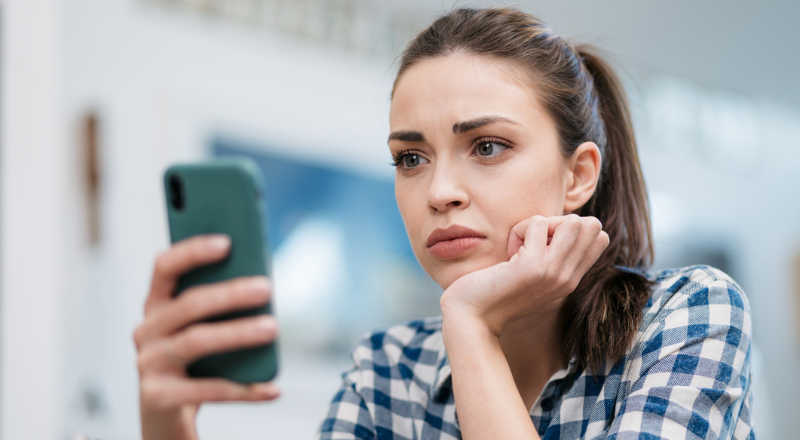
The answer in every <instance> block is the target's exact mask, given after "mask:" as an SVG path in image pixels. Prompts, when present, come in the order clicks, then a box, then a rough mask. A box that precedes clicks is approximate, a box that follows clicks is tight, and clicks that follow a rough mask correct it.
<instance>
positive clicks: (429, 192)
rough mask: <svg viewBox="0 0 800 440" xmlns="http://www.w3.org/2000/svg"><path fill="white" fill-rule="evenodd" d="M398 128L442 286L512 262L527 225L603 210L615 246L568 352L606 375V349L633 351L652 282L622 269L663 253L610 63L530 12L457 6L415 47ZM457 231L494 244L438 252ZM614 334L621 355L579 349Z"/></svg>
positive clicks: (414, 223) (403, 195)
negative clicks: (518, 228)
mask: <svg viewBox="0 0 800 440" xmlns="http://www.w3.org/2000/svg"><path fill="white" fill-rule="evenodd" d="M390 125H391V134H390V141H389V146H390V149H391V151H392V154H393V156H395V159H396V164H397V165H398V172H397V177H396V195H397V201H398V206H399V208H400V211H401V214H402V215H403V220H404V222H405V224H406V229H407V231H408V234H409V238H410V241H411V244H412V248H413V249H414V252H415V254H416V255H417V257H418V259H419V260H420V263H421V264H422V265H423V267H424V268H425V269H426V271H427V272H428V273H429V274H430V275H431V276H432V277H433V278H434V279H435V280H436V281H437V282H438V283H439V284H440V285H442V286H443V287H447V286H448V285H449V284H450V283H452V282H453V281H454V280H455V279H457V278H458V277H460V276H461V275H464V274H466V273H469V272H471V271H474V270H478V269H481V268H484V267H488V266H490V265H493V264H497V263H499V262H501V261H505V260H507V254H506V251H507V249H506V246H507V240H508V234H509V231H510V229H511V227H513V226H514V225H515V224H516V223H518V222H520V221H522V220H524V219H525V218H528V217H531V216H533V215H535V214H541V215H547V216H549V215H562V214H565V213H569V212H575V213H577V214H579V215H584V216H585V215H593V216H595V217H598V218H599V219H600V220H601V222H602V223H603V226H604V230H605V231H606V232H607V233H608V234H609V238H610V245H609V247H608V248H607V250H606V251H605V253H604V254H603V256H601V258H600V260H598V262H597V263H596V264H595V266H594V267H593V268H592V269H591V270H590V271H589V273H587V274H586V276H584V278H583V282H582V283H581V285H580V286H579V287H578V289H577V290H576V292H575V293H574V294H572V295H571V296H570V298H569V300H568V302H567V304H566V305H565V307H564V309H563V313H564V322H565V323H568V324H570V326H571V327H575V326H576V325H577V326H580V329H579V330H576V331H573V332H571V333H569V334H568V335H567V336H566V343H567V344H566V345H568V346H569V347H568V348H567V353H565V354H567V355H576V356H578V357H579V359H580V360H582V361H584V363H587V364H589V365H592V366H597V365H598V364H599V362H600V361H599V360H598V359H599V356H600V355H601V354H602V351H606V350H608V349H610V350H611V351H610V353H611V354H612V356H616V355H617V354H620V355H621V353H618V352H619V350H620V347H622V351H623V352H624V348H626V347H627V343H628V342H629V340H630V337H632V336H633V333H634V332H635V327H636V326H637V325H638V322H639V319H640V318H639V317H638V316H639V315H640V313H641V309H639V311H637V312H636V313H631V312H630V310H632V308H635V307H631V306H637V305H639V304H641V302H642V298H645V299H646V297H645V293H646V292H645V289H644V287H649V286H647V285H646V284H647V283H646V280H644V279H641V277H638V278H637V277H636V276H634V275H631V274H630V273H628V272H620V271H618V270H616V269H614V266H615V265H616V266H626V267H647V266H648V265H649V262H650V260H651V259H652V248H651V244H650V243H651V240H650V226H649V215H648V210H647V198H646V192H645V188H644V182H643V180H642V177H641V171H640V167H639V161H638V156H637V153H636V145H635V142H634V139H633V134H632V130H631V124H630V118H629V115H628V110H627V105H626V103H625V100H624V96H623V94H622V91H621V89H620V87H619V84H618V81H617V79H616V77H615V76H614V75H613V73H612V72H611V71H610V70H609V69H608V68H607V66H606V65H605V64H604V63H602V62H601V61H600V60H599V59H598V58H597V57H596V56H593V55H590V54H589V53H588V52H586V51H585V50H580V51H579V50H576V49H575V48H573V47H572V46H571V45H570V44H568V43H567V42H565V41H564V40H563V39H561V38H560V37H558V36H557V35H556V34H554V33H553V32H552V31H551V30H550V29H549V28H547V27H546V26H545V25H544V24H543V23H542V22H541V21H539V20H538V19H536V18H535V17H533V16H531V15H528V14H524V13H521V12H519V11H515V10H512V9H487V10H472V9H459V10H455V11H453V12H451V13H449V14H448V15H446V16H444V17H442V18H440V19H439V20H437V21H436V22H434V23H433V24H432V25H431V26H430V27H429V28H428V29H426V30H425V31H423V32H422V33H420V34H419V35H418V36H417V37H416V38H415V39H414V40H413V41H412V42H411V43H410V44H409V46H408V47H407V48H406V50H405V52H404V54H403V57H402V60H401V64H400V69H399V72H398V76H397V79H396V80H395V84H394V89H393V92H392V106H391V114H390ZM454 224H455V225H461V226H466V227H468V228H470V229H472V230H473V231H475V232H476V233H477V235H479V236H482V237H485V238H483V239H480V240H476V241H475V242H474V243H472V244H473V246H472V247H470V248H469V249H467V250H466V251H463V250H462V251H460V252H455V254H453V252H451V251H452V250H447V249H445V250H444V252H437V251H436V250H432V249H431V248H429V247H428V246H427V245H428V244H429V243H428V239H429V237H430V234H431V233H432V232H433V231H434V230H435V229H437V228H447V227H448V226H451V225H454ZM473 235H476V234H473ZM452 255H455V256H452ZM618 309H624V310H627V311H628V312H627V314H623V315H619V314H617V313H615V311H616V310H618ZM617 315H619V316H617ZM609 317H610V318H611V319H615V318H616V319H618V320H621V321H622V322H619V323H612V324H609V322H608V319H609ZM604 322H605V323H604ZM603 338H605V339H606V340H608V338H612V339H614V338H616V339H620V338H621V339H624V346H623V345H619V344H617V346H614V347H607V346H604V347H592V346H590V347H589V348H582V347H581V345H582V344H584V343H586V342H590V341H587V339H603ZM606 345H607V343H606ZM595 348H596V349H595ZM587 350H588V351H587ZM570 351H571V352H570Z"/></svg>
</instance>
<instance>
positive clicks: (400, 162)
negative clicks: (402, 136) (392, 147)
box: [390, 150, 428, 170]
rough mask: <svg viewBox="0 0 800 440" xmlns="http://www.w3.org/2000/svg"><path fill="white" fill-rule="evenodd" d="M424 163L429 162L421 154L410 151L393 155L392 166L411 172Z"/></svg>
mask: <svg viewBox="0 0 800 440" xmlns="http://www.w3.org/2000/svg"><path fill="white" fill-rule="evenodd" d="M424 163H428V160H427V159H425V158H424V157H422V156H420V155H419V154H417V153H414V152H412V151H408V150H400V151H398V152H397V153H396V154H393V155H392V162H391V163H390V165H392V166H394V167H399V168H401V169H406V170H409V169H412V168H416V167H417V166H418V165H421V164H424Z"/></svg>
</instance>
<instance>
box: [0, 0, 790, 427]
mask: <svg viewBox="0 0 800 440" xmlns="http://www.w3.org/2000/svg"><path fill="white" fill-rule="evenodd" d="M454 4H455V5H456V6H473V5H492V6H494V5H503V4H511V5H515V6H518V7H520V8H521V9H523V10H525V11H529V12H533V13H534V14H536V15H539V16H540V17H542V18H543V19H544V20H545V21H547V22H548V23H549V24H550V25H551V26H552V27H553V28H554V29H555V30H556V32H558V33H560V34H561V35H562V36H565V37H567V38H569V39H570V40H571V41H573V42H576V43H592V44H594V45H596V46H597V47H599V48H601V49H603V50H604V51H605V52H606V53H607V54H608V55H610V59H611V60H612V62H613V64H614V65H615V66H616V67H617V69H618V71H619V72H620V74H621V75H622V77H623V78H624V81H625V83H626V87H627V91H628V93H629V95H630V99H631V104H632V109H633V113H634V122H635V125H636V130H637V136H638V139H639V148H640V154H641V161H642V165H643V168H644V174H645V179H646V182H647V185H648V191H649V196H650V201H651V209H652V216H653V227H654V233H655V239H656V255H657V258H656V264H655V267H656V268H660V267H673V266H683V265H689V264H697V263H706V264H711V265H713V266H716V267H718V268H720V269H723V270H725V271H726V272H728V273H730V274H731V275H732V276H733V277H734V279H736V280H737V281H738V282H739V284H740V285H741V286H742V287H743V289H744V291H745V292H746V293H747V295H748V297H749V299H750V303H751V306H752V312H753V335H754V336H753V338H754V352H753V361H754V365H755V374H756V381H755V384H754V390H755V396H754V399H755V404H754V406H755V411H754V419H755V426H756V432H757V434H758V438H759V439H761V440H777V439H789V438H797V433H798V432H800V417H799V416H800V410H798V405H797V403H796V401H797V399H798V396H800V375H798V371H800V220H798V218H800V197H798V189H800V173H799V172H798V168H799V167H800V140H799V139H800V137H798V135H797V127H800V85H798V82H797V78H798V71H800V27H798V26H797V24H796V22H797V19H798V18H800V4H798V3H796V2H795V3H792V2H788V1H787V2H778V1H761V2H745V1H721V0H714V1H703V2H695V1H688V0H679V1H671V2H653V1H634V0H628V1H621V0H616V1H586V0H584V1H580V0H566V1H530V2H514V3H511V2H466V1H460V2H456V3H453V2H451V1H447V0H442V1H423V0H413V1H412V0H404V1H390V0H0V33H1V35H0V44H1V46H0V103H1V105H2V106H1V107H0V177H1V180H0V252H1V258H0V438H2V439H10V440H11V439H14V440H16V439H25V440H29V439H59V440H61V439H65V440H66V439H104V440H114V439H119V440H125V439H136V438H139V437H140V433H139V419H138V394H137V393H138V390H137V385H138V378H137V370H136V353H135V348H134V345H133V340H132V333H133V329H134V328H135V327H136V326H137V324H138V323H139V322H141V320H142V314H143V302H144V298H145V296H146V294H147V290H148V283H149V277H150V272H151V270H152V266H153V260H154V258H155V256H156V255H157V254H158V253H159V252H161V251H163V250H165V249H166V248H167V247H168V244H169V237H168V230H167V224H166V211H165V202H164V193H163V188H162V180H161V178H162V174H163V172H164V170H165V169H166V167H167V166H169V165H170V164H172V163H175V162H180V161H196V160H202V159H204V158H210V157H215V156H229V155H246V156H249V157H251V158H253V159H254V160H256V162H257V163H258V164H259V165H260V166H261V168H262V170H263V171H264V174H265V179H266V181H267V193H266V200H267V205H268V209H269V219H268V220H269V231H270V235H271V237H270V238H271V247H272V251H273V254H274V274H275V283H276V294H275V301H276V310H277V313H278V317H279V319H280V320H281V325H282V334H281V338H282V340H281V349H282V352H281V356H282V359H281V373H280V376H279V378H278V383H279V385H280V386H281V388H282V390H283V397H281V398H280V399H279V400H278V401H276V402H273V403H268V404H259V405H243V404H226V405H206V406H204V407H203V409H202V410H201V412H200V415H199V421H198V425H199V429H200V435H201V438H203V439H232V438H235V439H256V438H258V439H261V438H291V439H294V438H297V439H299V438H310V437H312V436H313V433H314V431H315V430H316V428H317V426H318V425H319V423H320V422H321V420H322V419H323V417H324V410H325V408H326V405H327V402H328V401H329V400H330V399H331V397H332V396H333V394H334V392H335V391H336V390H337V388H338V386H339V384H340V380H341V377H340V374H341V372H342V371H344V370H345V369H346V368H347V367H348V365H349V358H348V353H349V352H350V350H352V348H353V347H354V345H355V343H356V342H357V340H358V338H359V336H360V335H361V334H363V333H364V332H366V331H368V330H370V329H372V328H375V327H381V326H389V325H393V324H396V323H399V322H402V321H404V320H408V319H413V318H420V317H425V316H431V315H436V314H438V313H439V311H438V295H439V294H440V293H441V291H440V289H439V288H438V287H437V286H436V285H435V284H434V283H433V282H432V281H431V280H430V279H429V278H428V277H427V275H425V273H424V272H423V271H422V270H421V268H420V267H419V265H418V263H417V262H416V260H415V259H414V257H413V254H412V253H411V251H410V248H409V246H408V243H407V237H406V235H405V231H404V229H403V225H402V221H401V220H400V218H399V214H398V212H397V208H396V205H395V202H394V198H393V197H394V196H393V194H394V193H393V186H392V185H393V176H394V169H393V168H392V167H390V166H389V165H388V164H389V161H390V155H389V152H388V148H387V146H386V137H387V134H388V129H389V127H388V108H389V91H390V87H391V83H392V81H393V79H394V73H395V71H396V68H397V62H396V61H397V60H396V57H397V56H398V54H399V53H400V50H402V47H403V45H404V44H405V43H406V42H407V41H408V39H409V38H411V37H412V36H413V35H414V34H415V33H416V32H418V31H420V30H422V29H423V28H424V27H425V26H426V25H427V24H429V23H430V22H431V21H432V20H433V19H434V18H435V17H437V16H438V15H441V14H442V13H443V12H445V11H447V10H449V9H450V8H452V7H453V5H454ZM309 274H311V275H309Z"/></svg>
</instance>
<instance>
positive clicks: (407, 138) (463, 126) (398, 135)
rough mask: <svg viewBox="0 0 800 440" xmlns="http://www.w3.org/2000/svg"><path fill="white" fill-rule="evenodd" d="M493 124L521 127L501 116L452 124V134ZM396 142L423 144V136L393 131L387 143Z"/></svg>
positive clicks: (419, 133)
mask: <svg viewBox="0 0 800 440" xmlns="http://www.w3.org/2000/svg"><path fill="white" fill-rule="evenodd" d="M495 122H509V123H511V124H516V125H521V124H520V123H519V122H517V121H515V120H513V119H508V118H506V117H503V116H483V117H480V118H476V119H471V120H469V121H463V122H456V123H455V124H453V134H462V133H466V132H468V131H470V130H474V129H476V128H480V127H483V126H484V125H489V124H493V123H495ZM393 140H398V141H403V142H425V136H424V135H423V134H422V133H421V132H419V131H415V130H403V131H395V132H393V133H391V134H389V140H388V141H387V142H389V141H393Z"/></svg>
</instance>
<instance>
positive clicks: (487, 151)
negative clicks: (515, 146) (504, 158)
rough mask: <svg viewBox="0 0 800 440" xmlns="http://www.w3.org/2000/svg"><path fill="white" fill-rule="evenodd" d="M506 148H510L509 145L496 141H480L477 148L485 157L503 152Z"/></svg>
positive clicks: (479, 153)
mask: <svg viewBox="0 0 800 440" xmlns="http://www.w3.org/2000/svg"><path fill="white" fill-rule="evenodd" d="M506 148H509V147H508V146H507V145H503V144H501V143H499V142H494V141H480V142H478V145H477V147H476V148H475V150H476V151H477V152H478V155H480V156H484V157H490V156H494V155H497V154H499V153H501V152H502V151H503V150H505V149H506Z"/></svg>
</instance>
